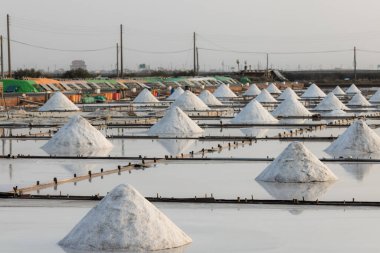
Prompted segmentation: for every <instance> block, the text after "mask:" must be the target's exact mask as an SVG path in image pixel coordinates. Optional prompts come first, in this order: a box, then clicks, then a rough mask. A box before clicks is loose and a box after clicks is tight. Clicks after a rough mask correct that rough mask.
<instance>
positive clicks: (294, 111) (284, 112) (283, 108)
mask: <svg viewBox="0 0 380 253" xmlns="http://www.w3.org/2000/svg"><path fill="white" fill-rule="evenodd" d="M272 115H273V116H275V117H277V116H283V117H288V116H311V113H310V112H309V110H308V109H306V108H305V106H304V105H303V104H302V103H301V102H300V101H298V100H297V99H296V98H294V97H290V98H288V99H286V100H284V101H282V102H281V104H279V105H278V106H277V108H276V109H275V110H274V111H273V112H272Z"/></svg>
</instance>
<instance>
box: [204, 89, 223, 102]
mask: <svg viewBox="0 0 380 253" xmlns="http://www.w3.org/2000/svg"><path fill="white" fill-rule="evenodd" d="M199 98H200V99H201V100H202V101H203V102H204V103H205V104H206V105H222V102H220V101H219V100H218V99H217V98H216V97H215V96H214V95H213V94H212V93H211V92H209V91H208V90H204V91H202V92H201V94H199Z"/></svg>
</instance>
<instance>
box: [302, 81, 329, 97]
mask: <svg viewBox="0 0 380 253" xmlns="http://www.w3.org/2000/svg"><path fill="white" fill-rule="evenodd" d="M301 97H302V98H323V97H326V94H325V93H324V92H323V91H322V90H321V89H320V88H319V87H318V86H317V85H315V84H314V83H313V84H311V85H310V86H309V88H307V90H306V91H305V92H304V93H303V94H302V96H301Z"/></svg>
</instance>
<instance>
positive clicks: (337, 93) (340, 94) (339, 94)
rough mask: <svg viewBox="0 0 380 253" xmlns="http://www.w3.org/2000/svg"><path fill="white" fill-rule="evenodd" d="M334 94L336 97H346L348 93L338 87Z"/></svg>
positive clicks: (333, 91)
mask: <svg viewBox="0 0 380 253" xmlns="http://www.w3.org/2000/svg"><path fill="white" fill-rule="evenodd" d="M332 93H334V95H335V96H343V95H346V93H345V92H344V91H343V90H342V89H341V88H340V87H339V86H336V87H335V88H334V89H333V90H332Z"/></svg>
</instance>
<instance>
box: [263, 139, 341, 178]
mask: <svg viewBox="0 0 380 253" xmlns="http://www.w3.org/2000/svg"><path fill="white" fill-rule="evenodd" d="M256 180H258V181H265V182H279V183H310V182H325V181H334V180H337V177H336V176H335V175H334V173H333V172H332V171H331V170H330V169H329V168H328V167H327V166H326V165H325V164H323V163H322V162H321V161H320V160H319V159H318V158H317V157H316V156H315V155H314V154H313V153H311V152H310V151H309V150H308V149H307V148H306V147H305V146H304V145H303V144H302V143H300V142H292V143H290V144H289V145H288V146H287V147H286V148H285V150H284V151H282V153H281V154H280V155H279V156H278V157H277V158H276V159H275V160H274V161H273V162H272V163H271V164H270V165H269V166H267V167H266V168H265V169H264V171H263V172H261V173H260V175H259V176H258V177H257V178H256Z"/></svg>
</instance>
